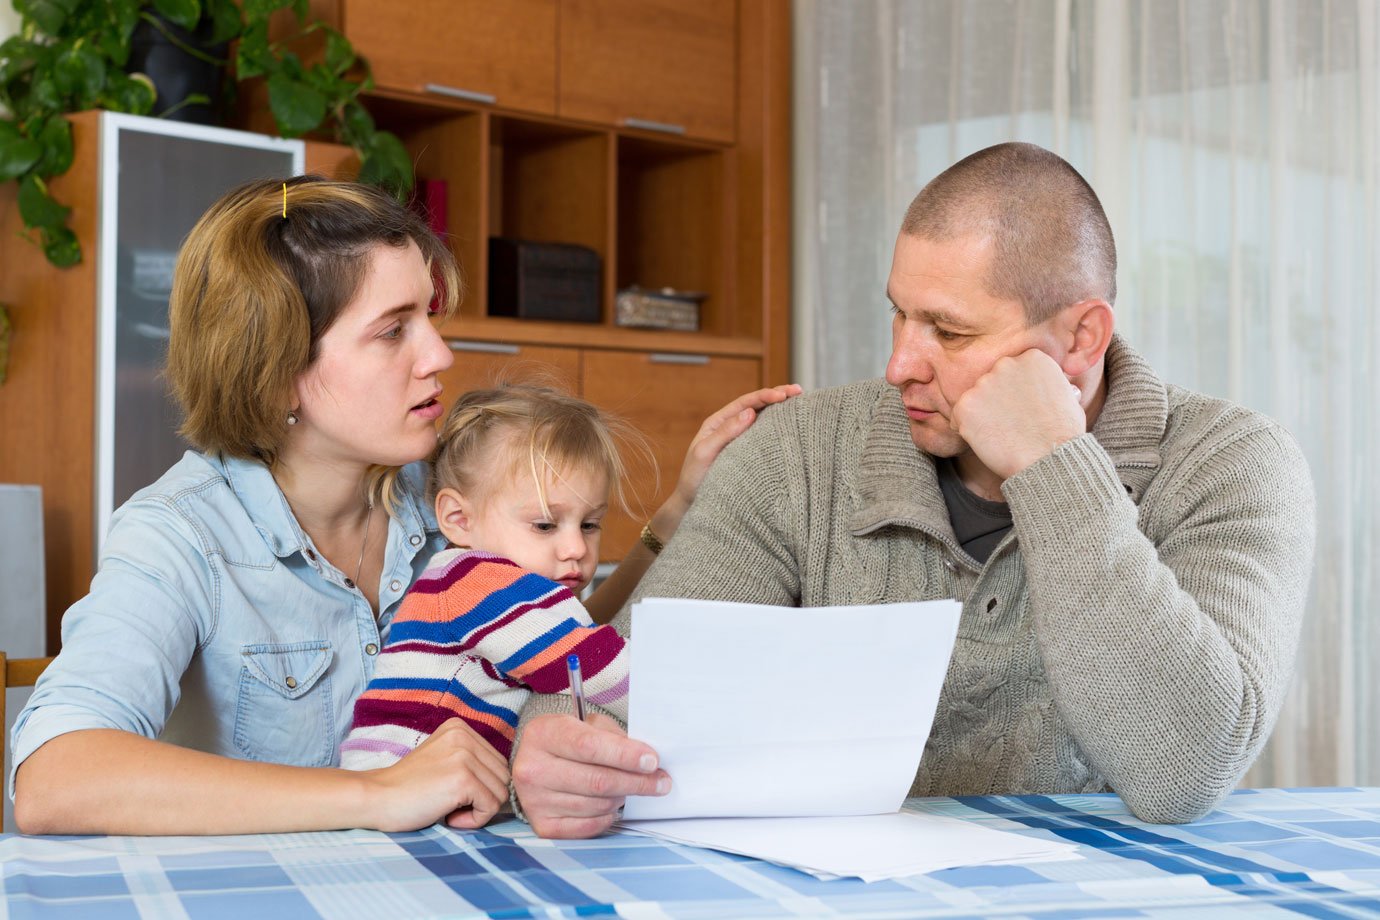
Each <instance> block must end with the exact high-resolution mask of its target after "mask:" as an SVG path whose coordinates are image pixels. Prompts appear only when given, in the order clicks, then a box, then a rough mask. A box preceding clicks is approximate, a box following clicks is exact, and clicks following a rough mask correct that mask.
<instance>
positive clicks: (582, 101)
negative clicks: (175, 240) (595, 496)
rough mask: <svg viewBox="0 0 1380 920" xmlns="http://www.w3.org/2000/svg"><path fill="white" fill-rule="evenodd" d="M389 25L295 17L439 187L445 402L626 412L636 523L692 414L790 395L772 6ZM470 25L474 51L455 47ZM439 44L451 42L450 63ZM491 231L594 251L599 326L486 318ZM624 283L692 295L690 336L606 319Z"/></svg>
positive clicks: (451, 9)
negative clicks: (584, 404)
mask: <svg viewBox="0 0 1380 920" xmlns="http://www.w3.org/2000/svg"><path fill="white" fill-rule="evenodd" d="M477 7H479V9H477ZM392 9H393V8H392V7H390V6H385V5H384V4H383V3H382V2H381V0H314V2H313V4H312V10H313V13H314V14H315V15H316V16H318V17H320V18H322V19H324V20H325V21H327V22H329V23H332V24H334V25H336V26H337V27H339V28H341V29H342V30H343V31H344V32H345V34H346V35H347V36H348V37H349V38H350V39H351V41H353V42H354V43H355V45H356V47H357V48H358V49H359V51H360V52H361V53H362V54H364V55H365V56H366V57H368V58H369V60H370V62H371V65H372V67H373V70H374V74H375V77H376V80H377V83H378V85H377V88H376V89H375V90H374V91H373V92H372V93H371V94H370V95H369V97H368V98H367V105H368V106H369V108H370V111H371V113H372V114H373V115H374V117H375V119H376V121H377V122H378V123H379V125H380V126H382V127H385V128H387V129H388V130H391V131H393V132H395V133H396V134H398V136H399V137H400V138H401V139H402V141H403V143H404V145H405V146H406V147H407V149H408V151H409V152H410V153H411V154H412V157H413V160H414V163H415V167H416V172H417V176H418V178H419V179H442V180H445V182H446V205H447V214H448V220H447V232H448V237H449V243H450V245H451V247H452V249H453V251H454V252H455V254H456V257H457V258H458V259H459V261H460V264H461V268H462V271H463V273H464V277H465V284H466V291H465V297H464V300H463V302H462V304H461V308H460V310H459V312H458V314H457V315H456V316H454V317H452V318H451V319H449V320H448V321H446V322H445V323H443V324H442V326H441V331H442V334H443V335H445V336H446V337H447V339H449V340H450V341H451V344H452V347H453V348H454V349H455V350H456V364H455V366H454V367H453V368H452V369H451V370H450V371H449V372H447V374H445V375H444V376H443V384H444V385H445V387H446V392H447V394H448V395H450V396H452V397H453V396H454V395H455V394H457V393H459V392H463V391H465V390H467V389H471V388H473V387H476V386H484V385H488V384H490V383H492V382H494V381H495V380H496V379H500V378H508V379H512V378H514V377H519V378H520V377H523V376H526V375H530V374H533V373H535V374H537V375H543V374H544V375H548V376H549V377H550V378H552V379H555V380H557V381H560V382H563V383H564V384H565V385H567V386H569V387H570V388H571V389H572V390H573V391H575V392H577V393H580V394H581V395H583V396H585V397H586V398H587V399H590V400H591V401H593V402H595V403H597V404H599V405H602V406H604V407H606V408H608V409H609V410H611V411H613V412H616V413H618V414H620V415H622V416H624V417H625V418H627V419H628V420H629V421H631V422H632V423H633V424H634V425H635V426H636V427H637V428H638V429H639V430H641V431H642V432H643V433H644V434H645V435H646V436H647V437H648V438H649V440H650V442H651V445H652V448H653V454H654V455H655V457H656V460H657V465H658V467H659V471H657V470H651V469H647V468H645V467H641V468H638V469H636V470H634V473H633V482H632V484H631V485H632V489H631V491H632V493H633V498H632V504H633V507H634V509H635V511H636V509H644V510H647V511H650V510H651V509H653V508H655V507H656V505H657V503H659V502H660V501H661V500H662V499H664V498H665V497H666V495H668V494H669V491H670V489H671V488H673V487H674V485H675V480H676V476H677V473H678V471H679V467H680V461H681V459H682V457H683V454H684V450H685V448H686V446H688V444H689V442H690V440H691V438H692V437H693V436H694V434H695V432H696V431H697V430H698V428H699V424H700V422H701V421H703V419H704V418H705V417H706V416H707V415H708V414H709V413H710V412H712V411H713V410H714V409H717V408H718V407H719V406H721V405H723V404H724V403H726V402H727V401H728V400H729V399H731V398H733V397H734V396H737V395H739V394H740V393H742V392H745V391H747V390H749V389H751V388H752V387H754V386H761V385H768V384H774V383H784V382H787V381H788V380H789V370H790V365H789V340H790V328H789V327H790V323H789V311H790V308H789V280H790V234H791V228H790V150H789V144H790V111H789V110H790V101H791V100H790V7H789V2H788V0H736V2H735V0H524V2H522V3H519V4H517V5H516V6H514V7H513V8H512V10H511V11H510V13H511V16H506V15H497V16H496V15H495V14H494V13H493V7H492V5H491V4H486V3H483V2H458V3H447V2H445V0H420V2H419V3H417V4H415V8H414V12H413V13H412V14H411V15H409V17H408V23H410V24H409V25H400V24H398V23H396V22H394V21H392V20H391V19H390V18H389V17H390V16H391V15H393V14H392V13H391V12H390V11H391V10H392ZM470 16H473V17H475V18H474V20H473V24H474V30H475V33H476V34H478V35H482V36H485V37H486V38H485V40H484V41H480V42H476V41H472V40H471V39H470V38H468V37H467V38H463V39H461V38H459V37H456V36H458V32H459V31H463V30H460V28H459V26H457V24H456V23H457V22H459V21H464V20H466V17H470ZM442 20H444V21H442ZM522 23H525V25H521V24H522ZM426 24H430V25H426ZM432 25H434V30H431V31H429V34H426V35H421V34H415V35H410V34H409V33H408V31H407V30H409V29H410V30H412V31H413V32H416V31H417V30H418V29H422V28H427V29H430V26H432ZM438 36H442V37H444V36H452V38H451V39H450V40H451V41H453V42H454V51H453V53H449V52H445V53H443V50H438V49H439V48H442V47H443V46H444V43H445V41H446V40H445V39H444V38H442V39H440V41H441V45H438V44H437V41H438V38H437V37H438ZM533 49H541V51H540V54H545V53H548V49H549V53H551V54H552V55H553V56H554V57H553V60H552V62H551V67H550V68H548V67H547V66H546V62H545V61H544V60H543V61H542V62H541V63H540V65H539V66H538V65H534V64H532V63H531V61H532V58H533V55H534V54H537V52H534V50H533ZM451 57H455V58H460V57H464V58H466V60H465V61H464V62H463V63H460V62H453V61H451V60H450V58H451ZM524 66H527V67H528V70H527V71H526V72H525V73H524V74H522V75H517V74H511V73H507V72H506V71H507V70H512V69H515V68H522V67H524ZM437 84H443V85H445V86H448V87H449V88H451V89H460V90H463V91H464V93H463V94H462V95H468V97H469V98H461V96H460V95H456V94H453V93H450V92H447V91H437V90H436V85H437ZM519 84H521V85H519ZM428 87H430V89H428ZM260 117H261V118H262V116H260ZM253 118H254V116H253V115H252V114H251V123H252V124H253V125H254V126H255V127H258V128H260V129H266V128H269V127H271V125H268V124H264V123H263V122H262V121H257V122H255V121H253ZM659 128H669V129H670V130H660V129H659ZM307 167H308V169H309V170H312V171H318V172H323V173H325V174H329V175H336V176H342V177H348V176H350V175H353V174H354V171H355V170H357V168H358V164H357V163H356V162H354V161H353V158H352V156H351V155H350V153H349V151H348V150H345V149H344V148H341V147H337V146H334V145H330V144H322V143H313V144H311V145H309V147H308V152H307ZM494 236H506V237H513V238H518V239H524V240H531V241H539V242H556V243H575V244H579V245H581V246H587V247H589V248H590V249H592V250H594V252H596V253H597V254H598V255H599V260H600V265H601V280H600V291H601V295H602V298H601V299H602V302H601V304H600V317H601V321H600V322H598V323H577V322H552V321H539V320H522V319H512V318H507V317H492V316H489V315H488V311H487V308H488V300H489V279H488V240H489V238H490V237H494ZM634 284H636V285H640V286H642V287H649V288H661V287H674V288H676V289H679V290H684V291H694V292H698V293H701V294H703V295H705V296H704V300H703V302H702V303H701V308H700V329H699V331H697V332H681V331H668V330H656V329H636V328H626V327H621V326H618V325H616V323H615V322H614V300H615V297H616V295H617V292H618V291H619V290H621V289H623V288H626V287H629V286H631V285H634ZM634 518H635V514H634V515H633V516H628V515H625V514H622V513H615V514H612V515H611V516H610V520H609V522H608V526H607V527H606V539H605V544H604V546H605V549H604V555H605V557H606V558H610V559H612V558H617V557H618V556H619V555H621V553H622V552H623V551H625V550H626V548H627V546H628V545H629V544H630V542H631V540H633V539H635V538H636V534H637V529H638V528H639V527H640V526H641V523H640V521H638V520H635V519H634Z"/></svg>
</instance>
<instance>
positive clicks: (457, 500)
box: [436, 489, 474, 546]
mask: <svg viewBox="0 0 1380 920" xmlns="http://www.w3.org/2000/svg"><path fill="white" fill-rule="evenodd" d="M473 513H474V505H473V503H472V502H470V501H468V500H467V499H466V498H465V496H463V495H461V494H460V493H459V492H457V491H456V490H455V489H442V490H441V491H439V492H437V493H436V523H437V524H439V525H440V527H441V533H442V534H444V535H445V538H446V539H447V540H449V541H450V542H451V543H453V544H454V545H456V546H469V545H470V527H471V524H472V516H473Z"/></svg>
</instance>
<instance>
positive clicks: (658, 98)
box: [560, 0, 738, 141]
mask: <svg viewBox="0 0 1380 920" xmlns="http://www.w3.org/2000/svg"><path fill="white" fill-rule="evenodd" d="M560 36H561V38H560V50H561V67H560V114H561V115H562V116H563V117H566V118H583V119H588V120H590V121H597V122H603V123H605V124H614V125H620V126H623V125H627V126H631V127H636V126H637V123H638V122H639V121H642V122H653V123H656V124H658V125H661V126H664V127H665V128H668V129H680V131H681V132H683V133H684V134H686V135H689V136H691V137H703V138H708V139H710V140H720V141H732V140H733V137H734V120H735V117H736V114H737V109H736V106H735V100H736V96H737V90H738V84H737V63H736V59H737V53H738V36H737V4H736V3H735V2H734V0H563V2H562V4H561V22H560Z"/></svg>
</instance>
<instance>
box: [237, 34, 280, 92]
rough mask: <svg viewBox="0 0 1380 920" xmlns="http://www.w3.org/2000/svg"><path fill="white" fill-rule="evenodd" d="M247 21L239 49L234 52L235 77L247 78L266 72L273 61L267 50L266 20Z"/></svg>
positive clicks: (238, 78) (239, 78)
mask: <svg viewBox="0 0 1380 920" xmlns="http://www.w3.org/2000/svg"><path fill="white" fill-rule="evenodd" d="M246 22H247V23H248V24H247V25H246V27H245V30H244V33H243V34H242V35H241V36H240V44H239V50H238V51H236V52H235V79H237V80H248V79H249V78H250V77H257V76H261V75H263V74H265V73H267V72H268V70H269V67H270V66H271V65H272V64H273V63H274V61H273V56H272V55H270V54H269V52H268V20H266V19H264V20H260V21H258V22H254V21H251V20H246Z"/></svg>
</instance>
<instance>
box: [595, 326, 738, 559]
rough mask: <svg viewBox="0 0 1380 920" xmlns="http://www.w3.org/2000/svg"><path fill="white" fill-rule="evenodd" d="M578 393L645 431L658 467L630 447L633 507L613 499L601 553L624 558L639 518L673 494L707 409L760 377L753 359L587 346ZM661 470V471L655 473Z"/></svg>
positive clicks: (627, 485)
mask: <svg viewBox="0 0 1380 920" xmlns="http://www.w3.org/2000/svg"><path fill="white" fill-rule="evenodd" d="M580 376H581V395H583V396H584V398H585V399H587V400H589V401H590V402H592V403H594V404H595V405H596V406H599V407H601V408H604V409H607V410H609V411H610V412H614V413H617V414H618V415H620V416H622V417H623V418H624V419H625V420H627V421H628V422H630V423H631V424H632V425H633V427H635V428H636V429H637V430H638V431H640V432H641V433H642V434H643V436H644V437H646V438H647V441H648V443H649V446H650V447H651V452H652V457H653V459H655V461H656V469H655V470H654V469H651V468H649V467H648V466H647V465H646V464H645V463H639V462H637V460H638V458H637V457H635V456H633V455H632V452H628V456H626V457H625V460H627V461H628V462H629V465H630V467H631V470H630V476H629V479H630V481H629V482H626V483H624V485H623V488H624V492H625V494H626V495H627V498H628V504H629V505H630V507H631V510H632V512H633V513H632V514H631V515H629V514H627V513H625V512H624V511H623V510H622V509H621V508H619V507H617V506H616V505H615V506H614V507H612V508H610V509H609V515H608V517H607V518H606V519H605V525H604V537H603V542H602V545H601V547H600V553H599V554H600V556H601V557H602V558H604V559H621V558H622V557H623V555H624V553H626V552H627V551H628V548H629V547H631V546H632V545H633V543H634V541H636V540H637V536H638V533H639V532H640V531H641V530H642V525H643V524H644V523H645V522H646V520H647V518H648V517H649V516H651V514H652V512H654V511H655V510H656V509H657V508H658V507H659V506H660V505H661V503H662V502H663V501H665V499H666V498H667V497H668V496H669V495H670V494H671V491H672V490H673V489H674V488H675V486H676V479H677V478H678V477H679V476H680V465H681V462H682V461H683V460H684V459H685V451H686V448H688V447H689V446H690V441H691V439H693V438H694V436H695V433H696V432H697V431H699V430H700V425H701V424H702V423H703V422H704V420H705V419H706V418H708V417H709V414H710V413H711V412H713V411H715V410H716V409H719V408H721V407H722V406H723V405H724V404H725V403H727V402H728V401H729V400H731V399H733V398H734V397H737V396H741V395H742V394H744V393H746V392H748V391H749V390H752V389H755V388H756V387H758V386H760V385H761V383H760V381H761V365H760V363H759V362H758V361H757V360H756V359H752V358H722V357H703V356H696V355H658V354H647V353H646V352H616V351H593V350H590V351H586V352H585V353H584V363H583V370H582V373H581V375H580ZM658 472H659V473H660V475H659V476H658Z"/></svg>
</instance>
